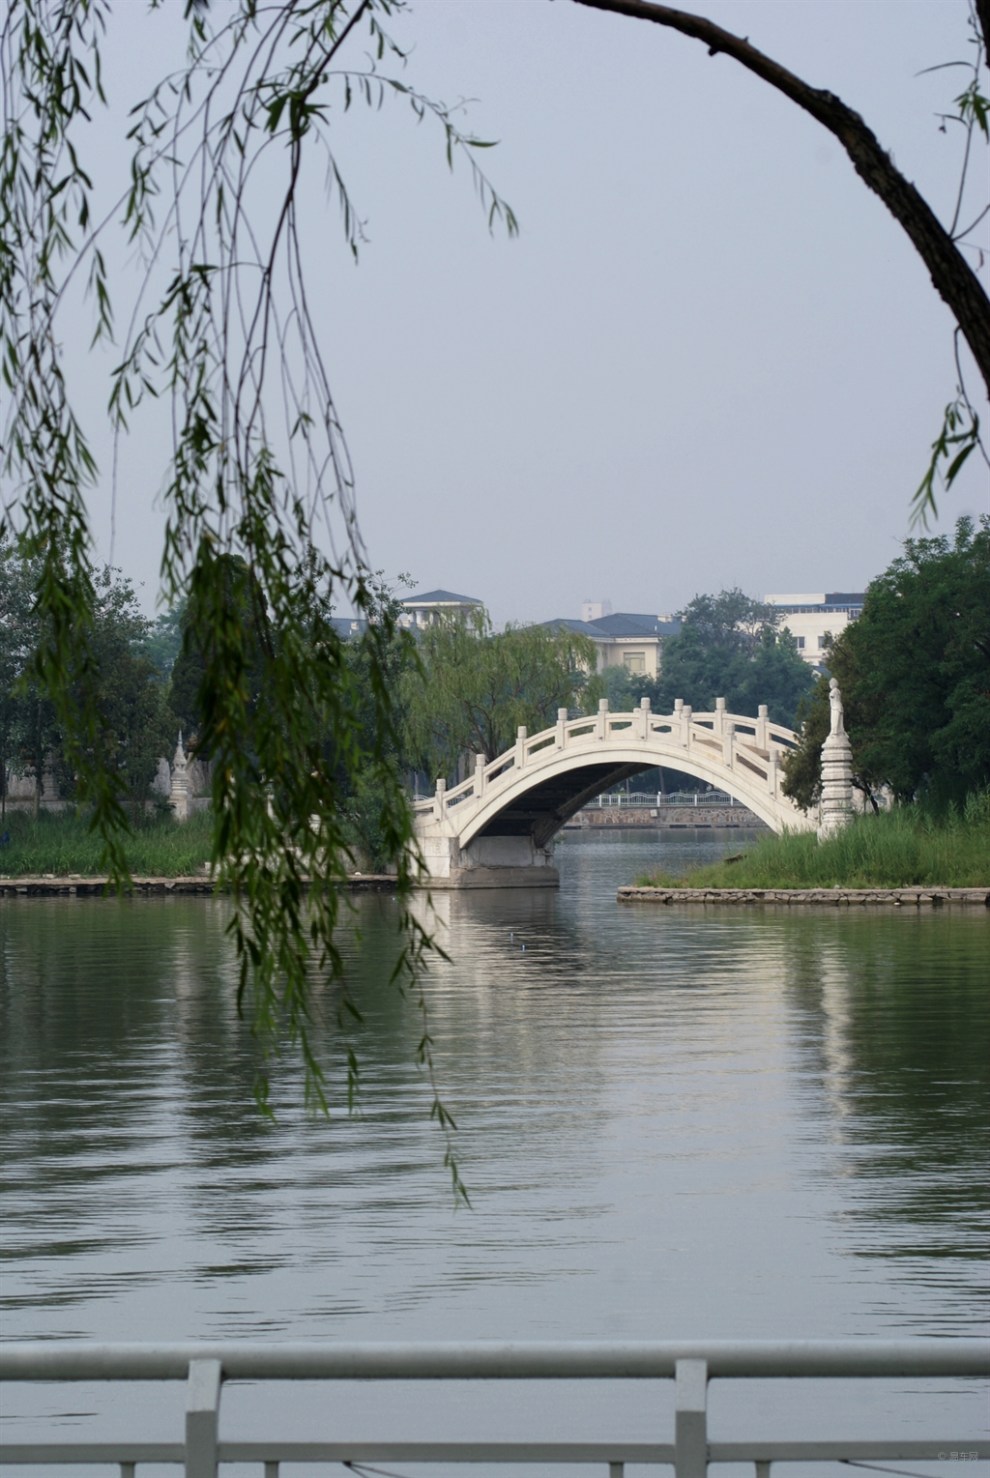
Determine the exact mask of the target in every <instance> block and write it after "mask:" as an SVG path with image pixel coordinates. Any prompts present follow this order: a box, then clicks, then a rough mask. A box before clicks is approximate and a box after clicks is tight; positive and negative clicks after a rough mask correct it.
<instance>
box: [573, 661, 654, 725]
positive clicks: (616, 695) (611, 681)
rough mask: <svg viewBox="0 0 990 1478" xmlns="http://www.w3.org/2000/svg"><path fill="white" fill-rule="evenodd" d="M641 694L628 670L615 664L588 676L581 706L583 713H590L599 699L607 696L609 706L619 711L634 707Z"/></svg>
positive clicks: (596, 705)
mask: <svg viewBox="0 0 990 1478" xmlns="http://www.w3.org/2000/svg"><path fill="white" fill-rule="evenodd" d="M641 696H642V694H641V693H640V692H639V691H638V690H637V688H636V686H635V682H634V679H633V678H631V677H630V676H629V672H628V670H627V669H626V668H625V667H619V666H618V665H617V664H615V665H613V666H611V667H605V668H603V669H602V671H601V672H594V673H592V675H591V677H589V678H588V680H587V682H586V683H585V685H584V691H583V693H582V694H581V707H582V708H583V709H584V711H585V713H592V712H594V710H595V709H596V708H597V707H598V704H599V702H600V701H601V699H602V698H607V699H608V706H609V708H611V709H614V710H615V712H616V713H621V712H624V711H627V710H628V709H630V708H635V707H636V705H637V704H638V703H639V700H640V697H641Z"/></svg>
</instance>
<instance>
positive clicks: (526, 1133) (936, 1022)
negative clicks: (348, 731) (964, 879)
mask: <svg viewBox="0 0 990 1478" xmlns="http://www.w3.org/2000/svg"><path fill="white" fill-rule="evenodd" d="M739 841H740V838H739V834H738V833H730V834H728V835H723V836H712V835H710V834H709V836H708V838H707V840H704V841H700V840H699V839H698V837H696V836H692V835H691V834H683V835H675V836H674V837H671V836H670V834H669V833H668V834H664V833H648V834H645V835H644V834H640V833H636V834H633V835H631V834H629V833H625V834H614V833H613V834H609V835H604V836H596V835H593V836H588V835H579V834H577V833H570V834H568V835H567V836H566V838H565V840H564V842H563V843H562V844H561V846H560V848H559V860H560V864H561V874H562V886H561V889H560V891H559V893H554V892H550V891H533V892H530V891H505V892H479V893H477V894H470V893H460V894H449V895H440V896H439V897H438V899H437V900H436V902H437V909H438V918H439V930H440V937H441V940H442V943H443V944H444V947H445V948H446V950H447V952H448V953H449V955H450V962H449V963H445V962H437V963H436V964H435V965H434V967H433V968H432V969H431V971H430V974H429V978H428V983H427V997H428V1003H429V1012H430V1029H431V1032H432V1034H433V1037H434V1039H435V1055H436V1066H437V1074H438V1078H439V1080H440V1083H441V1086H442V1091H443V1096H444V1099H445V1101H446V1102H447V1104H448V1106H449V1107H450V1108H451V1110H452V1111H453V1112H454V1114H455V1115H456V1117H457V1120H458V1124H459V1130H458V1133H457V1136H456V1148H457V1154H458V1158H459V1162H460V1166H461V1171H462V1174H463V1176H464V1179H465V1180H466V1182H467V1183H468V1186H469V1188H470V1192H471V1197H472V1203H473V1209H471V1210H464V1209H460V1210H456V1209H454V1206H453V1203H452V1198H451V1195H450V1192H449V1182H448V1180H447V1178H446V1172H445V1171H444V1169H443V1164H442V1160H443V1143H442V1140H441V1138H440V1136H439V1134H438V1132H437V1130H436V1129H435V1127H433V1126H432V1125H431V1124H430V1123H429V1121H428V1118H427V1112H428V1107H429V1091H428V1087H427V1085H426V1084H425V1083H424V1081H423V1079H422V1076H421V1074H420V1072H419V1071H418V1069H417V1068H416V1066H415V1063H414V1061H413V1054H414V1048H415V1043H416V1040H417V1038H418V1035H419V1032H420V1024H419V1020H418V1016H417V1012H416V1008H415V1006H414V1004H413V1003H411V1002H410V1001H407V1000H404V999H402V998H401V997H399V996H398V995H397V994H396V993H395V991H394V990H391V989H389V987H388V986H387V983H386V982H387V974H388V965H389V963H390V960H391V958H392V955H393V952H394V947H395V934H394V921H395V903H394V901H393V900H392V899H391V898H390V897H389V896H387V895H377V896H366V897H362V898H360V899H358V900H357V906H356V913H355V924H356V926H357V927H355V928H351V929H349V930H348V931H347V933H346V936H345V939H344V953H345V957H346V960H347V968H348V971H349V974H350V976H351V979H352V981H353V983H354V990H355V995H356V998H357V1000H358V1002H359V1005H360V1007H361V1010H362V1013H363V1018H364V1019H363V1023H362V1024H361V1025H360V1026H359V1027H357V1028H356V1029H355V1031H354V1033H353V1042H354V1046H355V1048H356V1050H357V1052H358V1056H359V1058H360V1062H361V1069H362V1090H361V1097H360V1106H359V1112H358V1114H357V1115H355V1116H353V1117H350V1118H348V1117H347V1115H346V1112H343V1111H341V1112H335V1113H334V1115H333V1117H332V1118H331V1120H330V1122H329V1123H327V1122H324V1121H322V1120H318V1119H313V1118H309V1117H307V1115H306V1114H305V1112H304V1111H303V1110H302V1107H301V1095H300V1093H299V1091H298V1090H299V1072H298V1069H297V1067H296V1064H295V1062H294V1061H292V1060H289V1059H287V1060H286V1061H285V1062H284V1063H282V1064H280V1065H278V1066H277V1067H276V1071H275V1074H274V1092H273V1098H274V1102H275V1106H276V1111H277V1112H276V1117H275V1120H274V1122H269V1121H266V1120H265V1119H263V1118H261V1117H260V1116H259V1115H258V1113H257V1112H256V1111H255V1109H254V1107H253V1103H252V1091H251V1090H252V1081H253V1074H254V1057H253V1049H252V1043H251V1039H250V1035H249V1033H248V1031H247V1029H246V1028H245V1026H244V1025H243V1024H242V1023H241V1022H240V1021H239V1020H238V1018H237V1014H236V1010H235V1007H234V1002H233V969H232V962H231V956H230V951H229V949H228V945H227V941H226V939H225V936H224V932H223V928H224V921H225V917H226V910H225V905H224V903H223V902H221V901H212V900H202V899H170V900H154V899H152V900H138V899H134V900H130V901H126V900H125V901H119V900H98V901H93V900H80V901H73V900H55V901H46V900H25V901H18V902H13V903H11V902H5V903H3V904H2V905H0V1011H2V1021H0V1026H2V1031H0V1080H2V1089H0V1092H2V1105H3V1167H2V1173H3V1233H2V1256H3V1264H2V1283H0V1313H2V1327H3V1335H4V1337H5V1338H7V1339H16V1338H52V1339H65V1338H87V1339H106V1340H110V1339H117V1340H134V1339H155V1340H180V1339H192V1338H207V1337H208V1338H217V1337H229V1338H238V1337H240V1338H256V1337H264V1338H271V1339H287V1338H293V1339H333V1340H347V1341H352V1340H380V1339H388V1340H395V1339H402V1340H437V1339H519V1340H526V1339H559V1340H570V1339H678V1338H780V1337H796V1338H848V1337H854V1336H870V1337H905V1336H917V1335H962V1334H965V1335H974V1334H981V1333H986V1332H987V1330H988V1328H990V1318H988V1315H990V1307H988V1290H987V1263H986V1250H987V1244H988V1226H990V1217H988V1211H990V1190H988V1182H990V1176H988V1156H987V1150H988V1142H990V1136H988V1128H990V1093H988V1078H990V1051H988V1047H990V991H988V969H987V965H988V958H990V919H988V917H987V915H986V914H985V913H984V912H983V911H982V910H966V911H963V910H958V911H952V912H949V911H947V910H939V911H931V910H923V911H916V910H912V909H902V910H896V911H895V910H892V911H889V912H886V911H883V912H881V911H871V912H838V911H835V912H832V911H831V910H828V911H820V910H785V909H778V910H773V909H758V908H754V909H749V910H744V911H739V910H730V909H717V908H709V909H699V908H689V907H687V906H684V907H680V908H678V907H671V908H663V907H649V906H621V907H620V906H619V905H617V903H616V901H615V892H616V888H617V887H618V886H619V885H620V884H621V883H624V882H629V881H632V880H633V879H634V877H635V876H636V875H637V873H639V872H641V871H642V870H643V869H644V868H645V867H647V866H649V865H650V864H651V863H652V862H656V861H658V860H662V861H663V862H664V864H665V865H668V866H670V865H676V864H677V860H678V859H689V860H691V861H694V860H695V859H696V858H697V857H698V854H699V852H700V851H706V850H707V851H709V852H714V851H717V850H719V849H724V848H726V847H728V848H729V849H734V848H737V847H738V845H739ZM316 1007H317V1013H318V1017H319V1019H320V1021H321V1022H322V1023H324V1025H321V1026H320V1027H319V1029H318V1030H319V1036H320V1038H321V1041H322V1042H323V1043H324V1050H325V1052H326V1055H327V1060H328V1062H329V1064H330V1071H331V1074H332V1075H335V1077H336V1082H337V1083H338V1084H339V1082H340V1077H339V1072H338V1069H339V1066H340V1051H339V1047H338V1046H337V1044H336V1025H335V1001H334V999H333V997H332V995H331V994H330V993H328V992H325V991H324V992H318V993H317V996H316ZM225 1399H226V1398H225ZM64 1403H65V1396H64V1394H63V1405H64ZM77 1409H78V1408H77ZM66 1420H68V1418H66ZM14 1425H15V1426H16V1425H18V1423H17V1422H16V1421H15V1422H14ZM966 1425H967V1428H969V1429H971V1428H972V1426H973V1423H972V1422H971V1421H970V1422H967V1424H966ZM10 1435H11V1437H13V1435H14V1434H13V1433H11V1434H10Z"/></svg>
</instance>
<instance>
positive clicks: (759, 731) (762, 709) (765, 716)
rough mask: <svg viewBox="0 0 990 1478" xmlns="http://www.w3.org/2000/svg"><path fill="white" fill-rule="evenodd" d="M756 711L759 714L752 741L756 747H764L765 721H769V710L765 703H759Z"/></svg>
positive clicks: (765, 745)
mask: <svg viewBox="0 0 990 1478" xmlns="http://www.w3.org/2000/svg"><path fill="white" fill-rule="evenodd" d="M757 713H758V714H759V718H758V719H757V720H756V733H755V734H754V735H753V742H754V744H755V745H756V747H757V749H766V747H767V723H768V721H769V712H768V709H767V705H766V704H765V703H761V704H760V706H759V708H758V709H757Z"/></svg>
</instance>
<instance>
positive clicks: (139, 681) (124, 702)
mask: <svg viewBox="0 0 990 1478" xmlns="http://www.w3.org/2000/svg"><path fill="white" fill-rule="evenodd" d="M94 591H95V597H96V600H95V605H94V608H93V624H92V630H91V633H90V639H89V642H88V643H87V651H86V661H85V662H84V663H83V664H82V665H81V666H80V667H79V669H78V671H76V672H74V673H73V674H72V679H71V688H70V691H71V693H72V695H73V697H74V698H75V700H76V702H77V703H78V705H79V707H80V708H88V709H90V710H91V711H92V712H94V713H95V714H96V715H97V724H96V728H95V732H94V734H93V735H92V741H91V742H92V743H93V744H94V746H95V747H96V748H97V749H98V752H99V760H100V763H101V764H102V765H103V766H104V767H105V768H106V769H107V771H108V772H109V773H110V774H111V775H112V776H113V777H114V779H115V780H116V782H117V785H118V793H119V794H120V795H121V796H122V797H123V798H124V799H125V800H126V802H127V803H128V805H129V806H130V807H131V809H132V810H133V811H134V812H135V813H136V814H140V813H141V812H143V810H144V808H145V803H146V801H147V799H148V792H149V789H150V786H151V782H152V780H153V779H154V777H155V772H156V769H157V766H158V760H159V759H160V757H161V756H162V755H163V754H166V753H167V752H168V747H169V741H170V739H171V738H172V719H171V715H170V714H169V712H168V708H167V705H166V702H165V690H164V685H163V683H162V681H161V677H160V675H159V673H158V670H157V668H156V667H155V664H154V662H153V661H152V659H151V655H150V653H149V650H148V644H149V641H150V637H151V630H152V624H151V622H150V621H149V620H148V618H147V617H146V616H144V615H143V614H142V612H141V609H140V607H139V606H138V603H137V597H136V595H135V593H134V587H133V585H132V584H131V582H130V581H129V580H128V579H126V578H125V577H124V576H123V575H122V574H121V572H120V571H119V570H112V569H110V568H109V567H106V568H104V569H103V570H101V571H100V572H99V574H98V575H97V577H96V579H95V581H94ZM89 758H90V762H91V763H93V762H95V760H96V758H97V756H96V754H93V755H92V756H91V757H89ZM62 768H63V770H65V769H70V768H71V766H69V763H68V755H66V756H65V757H64V758H63V760H62ZM67 778H71V781H72V782H73V783H74V780H75V776H74V775H72V776H71V777H67Z"/></svg>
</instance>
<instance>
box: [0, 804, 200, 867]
mask: <svg viewBox="0 0 990 1478" xmlns="http://www.w3.org/2000/svg"><path fill="white" fill-rule="evenodd" d="M0 842H2V845H0V877H15V878H16V877H47V876H54V877H66V876H69V875H78V876H81V877H102V876H103V874H104V873H105V872H106V864H105V863H104V861H103V858H102V855H101V846H100V841H99V838H98V837H96V836H94V835H93V833H92V831H91V830H90V829H89V823H88V819H87V817H86V816H84V815H77V814H75V813H74V812H68V811H63V812H60V813H58V814H55V815H41V816H38V817H37V819H35V817H33V816H31V815H30V814H28V813H27V812H23V811H8V812H7V815H6V817H5V819H4V820H3V822H2V823H0ZM211 846H212V831H211V818H210V816H209V814H208V813H205V812H204V813H201V814H199V815H195V816H192V817H190V819H189V820H188V821H185V822H181V823H180V822H178V821H176V820H174V819H173V818H172V817H168V816H154V817H148V818H141V819H139V820H138V821H136V822H135V823H134V824H133V829H132V832H131V835H130V836H129V837H127V839H126V841H125V844H124V850H125V852H126V854H127V863H128V867H129V868H130V871H131V875H132V877H155V878H176V877H198V876H200V875H201V874H202V872H203V868H204V865H205V864H206V863H207V862H208V860H209V857H210V850H211Z"/></svg>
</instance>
